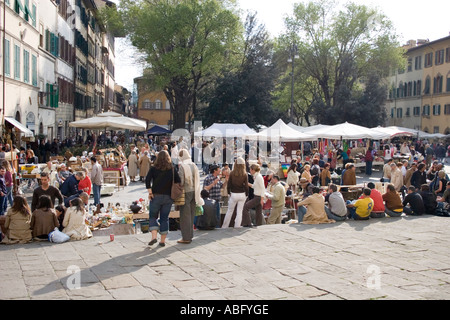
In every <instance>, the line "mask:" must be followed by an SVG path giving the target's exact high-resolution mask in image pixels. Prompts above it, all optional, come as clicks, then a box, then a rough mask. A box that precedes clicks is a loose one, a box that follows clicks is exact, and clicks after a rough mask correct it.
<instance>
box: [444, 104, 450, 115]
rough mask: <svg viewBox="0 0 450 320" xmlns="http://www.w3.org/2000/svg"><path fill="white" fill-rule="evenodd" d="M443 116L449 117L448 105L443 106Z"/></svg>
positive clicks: (449, 106)
mask: <svg viewBox="0 0 450 320" xmlns="http://www.w3.org/2000/svg"><path fill="white" fill-rule="evenodd" d="M444 114H445V115H449V114H450V104H446V105H445V106H444Z"/></svg>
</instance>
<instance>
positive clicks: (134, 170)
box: [128, 150, 139, 182]
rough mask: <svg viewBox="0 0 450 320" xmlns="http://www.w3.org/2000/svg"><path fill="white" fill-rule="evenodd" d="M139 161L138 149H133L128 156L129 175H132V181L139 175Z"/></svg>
mask: <svg viewBox="0 0 450 320" xmlns="http://www.w3.org/2000/svg"><path fill="white" fill-rule="evenodd" d="M138 168H139V162H138V158H137V156H136V151H135V150H131V153H130V155H129V156H128V176H129V177H130V180H131V182H134V181H136V180H135V178H136V176H137V175H138Z"/></svg>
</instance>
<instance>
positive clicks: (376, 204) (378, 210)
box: [367, 182, 386, 218]
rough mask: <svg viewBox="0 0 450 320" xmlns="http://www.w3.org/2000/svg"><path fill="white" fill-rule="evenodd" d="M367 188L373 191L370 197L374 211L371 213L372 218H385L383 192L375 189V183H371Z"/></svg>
mask: <svg viewBox="0 0 450 320" xmlns="http://www.w3.org/2000/svg"><path fill="white" fill-rule="evenodd" d="M367 187H368V188H369V189H370V190H371V191H370V197H371V198H372V200H373V209H372V212H371V213H370V217H371V218H384V217H385V216H386V214H385V211H386V208H385V207H384V202H383V196H382V195H381V192H380V191H378V190H377V189H375V183H373V182H369V183H368V184H367Z"/></svg>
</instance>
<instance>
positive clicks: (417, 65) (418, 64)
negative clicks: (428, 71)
mask: <svg viewBox="0 0 450 320" xmlns="http://www.w3.org/2000/svg"><path fill="white" fill-rule="evenodd" d="M414 65H415V69H416V70H420V69H422V56H417V57H416V58H415V61H414Z"/></svg>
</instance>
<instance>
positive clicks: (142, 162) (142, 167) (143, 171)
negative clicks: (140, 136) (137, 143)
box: [139, 151, 152, 181]
mask: <svg viewBox="0 0 450 320" xmlns="http://www.w3.org/2000/svg"><path fill="white" fill-rule="evenodd" d="M151 164H152V162H151V160H150V156H149V155H148V151H144V154H143V155H142V156H140V157H139V176H140V179H139V181H145V177H146V176H147V173H148V170H150V166H151Z"/></svg>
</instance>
